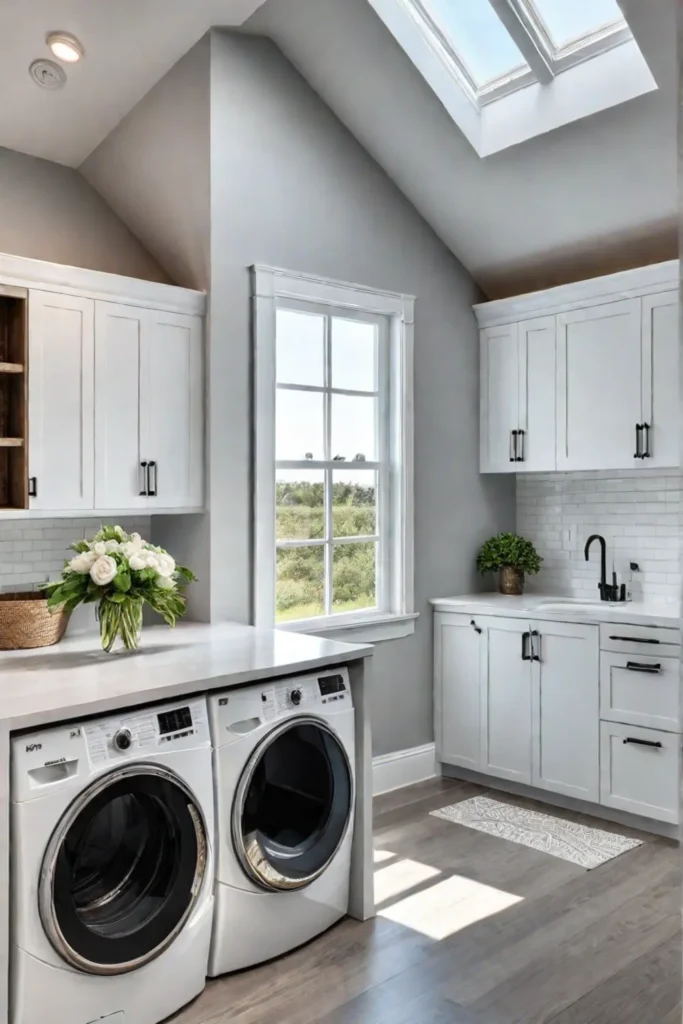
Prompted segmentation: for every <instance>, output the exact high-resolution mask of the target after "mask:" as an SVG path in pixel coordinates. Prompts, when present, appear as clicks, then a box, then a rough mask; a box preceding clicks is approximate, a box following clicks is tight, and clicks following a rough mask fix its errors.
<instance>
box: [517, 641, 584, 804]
mask: <svg viewBox="0 0 683 1024" xmlns="http://www.w3.org/2000/svg"><path fill="white" fill-rule="evenodd" d="M537 631H538V636H537V637H536V638H534V650H535V651H536V652H538V656H539V658H540V660H539V661H534V662H533V663H532V675H533V683H532V699H533V733H534V745H533V751H534V762H533V774H532V783H533V785H534V786H538V787H539V788H541V789H548V790H551V791H552V792H554V793H564V794H565V795H567V796H573V797H576V798H577V799H580V800H591V801H594V802H597V801H598V799H599V795H600V751H599V744H600V733H599V719H600V712H599V671H600V660H599V659H600V641H599V629H598V627H597V626H584V625H581V624H579V623H567V622H541V623H538V624H537Z"/></svg>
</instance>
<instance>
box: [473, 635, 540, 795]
mask: <svg viewBox="0 0 683 1024" xmlns="http://www.w3.org/2000/svg"><path fill="white" fill-rule="evenodd" d="M477 622H478V625H479V626H480V628H481V626H482V624H484V620H481V621H480V620H477ZM485 630H486V647H487V657H486V662H485V665H486V668H485V674H484V678H483V681H482V682H483V694H482V696H483V708H484V712H483V716H482V718H483V721H482V726H483V729H482V732H483V736H482V764H481V771H484V772H489V773H490V774H491V775H497V776H499V777H500V778H501V779H511V780H512V781H513V782H525V783H530V782H531V764H532V732H531V725H532V723H531V707H532V698H531V665H532V662H531V661H530V660H529V659H530V657H531V654H530V644H529V639H528V638H527V637H526V635H525V634H528V632H529V626H527V625H526V624H525V622H524V621H523V620H522V619H487V620H485ZM523 647H524V649H523Z"/></svg>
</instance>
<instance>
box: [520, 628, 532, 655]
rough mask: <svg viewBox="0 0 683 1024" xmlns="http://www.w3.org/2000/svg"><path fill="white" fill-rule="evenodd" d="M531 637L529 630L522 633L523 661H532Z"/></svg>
mask: <svg viewBox="0 0 683 1024" xmlns="http://www.w3.org/2000/svg"><path fill="white" fill-rule="evenodd" d="M530 639H531V633H529V632H528V631H527V632H526V633H522V661H531V655H530V654H529V640H530Z"/></svg>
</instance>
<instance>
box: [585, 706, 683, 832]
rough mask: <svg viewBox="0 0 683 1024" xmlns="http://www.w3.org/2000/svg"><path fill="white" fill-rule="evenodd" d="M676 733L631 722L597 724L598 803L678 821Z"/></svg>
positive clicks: (677, 748)
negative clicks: (598, 731)
mask: <svg viewBox="0 0 683 1024" xmlns="http://www.w3.org/2000/svg"><path fill="white" fill-rule="evenodd" d="M680 742H681V740H680V737H679V736H676V735H674V734H673V733H669V732H658V731H657V730H655V729H641V728H640V727H639V726H635V725H618V724H616V723H612V722H601V724H600V803H602V804H604V805H605V807H616V808H618V809H619V810H622V811H630V812H631V814H641V815H643V816H644V817H646V818H654V819H655V820H656V821H668V822H672V823H673V824H677V823H678V799H679V798H678V776H679V764H680Z"/></svg>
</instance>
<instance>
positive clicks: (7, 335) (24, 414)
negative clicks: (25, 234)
mask: <svg viewBox="0 0 683 1024" xmlns="http://www.w3.org/2000/svg"><path fill="white" fill-rule="evenodd" d="M27 313H28V293H27V292H26V290H25V289H21V288H11V287H5V286H3V285H0V508H28V464H27V460H28V402H27V377H28V374H27V373H26V367H27V359H28V333H27Z"/></svg>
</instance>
